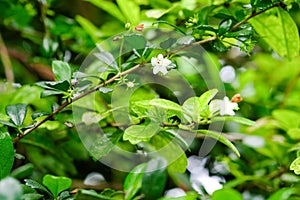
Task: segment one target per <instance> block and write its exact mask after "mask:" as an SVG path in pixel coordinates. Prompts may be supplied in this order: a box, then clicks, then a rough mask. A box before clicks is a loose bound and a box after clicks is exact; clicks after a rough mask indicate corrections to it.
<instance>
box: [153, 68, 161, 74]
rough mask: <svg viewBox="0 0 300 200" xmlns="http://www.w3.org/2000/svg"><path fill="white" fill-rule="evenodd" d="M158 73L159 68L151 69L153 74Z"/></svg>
mask: <svg viewBox="0 0 300 200" xmlns="http://www.w3.org/2000/svg"><path fill="white" fill-rule="evenodd" d="M159 71H160V68H159V66H154V68H153V74H157V73H158V72H159Z"/></svg>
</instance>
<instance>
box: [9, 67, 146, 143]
mask: <svg viewBox="0 0 300 200" xmlns="http://www.w3.org/2000/svg"><path fill="white" fill-rule="evenodd" d="M141 66H142V65H141V64H138V65H135V66H134V67H132V68H130V69H128V70H126V71H124V72H121V73H118V74H116V75H115V76H114V77H112V78H110V79H109V80H107V81H105V82H104V83H101V84H99V85H97V86H95V87H94V88H92V89H90V90H88V91H86V92H85V93H82V94H81V95H78V96H76V97H74V98H73V99H72V100H71V101H66V102H64V103H63V104H62V105H61V106H59V107H58V108H57V109H55V110H54V111H53V112H52V113H51V114H50V115H48V116H47V117H45V118H44V119H42V120H41V121H39V122H37V123H36V124H35V125H34V126H33V127H31V128H29V129H26V130H25V131H24V132H23V133H19V134H18V135H17V137H16V138H14V140H13V143H14V144H16V143H17V142H19V141H20V140H21V139H22V138H23V137H25V136H26V135H28V134H29V133H31V132H32V131H34V130H35V129H37V128H38V127H39V126H41V125H42V124H44V123H45V122H46V121H48V120H50V119H52V118H53V116H54V115H56V114H58V113H59V112H60V111H62V110H63V109H64V108H66V107H67V106H68V105H70V104H72V103H73V102H75V101H77V100H79V99H81V98H83V97H85V96H87V95H89V94H91V93H93V92H95V91H97V90H98V89H99V88H101V87H103V86H104V85H107V84H109V83H112V82H113V81H115V80H116V79H118V78H120V77H121V76H124V75H126V74H129V73H131V72H132V71H134V70H136V69H137V68H139V67H141Z"/></svg>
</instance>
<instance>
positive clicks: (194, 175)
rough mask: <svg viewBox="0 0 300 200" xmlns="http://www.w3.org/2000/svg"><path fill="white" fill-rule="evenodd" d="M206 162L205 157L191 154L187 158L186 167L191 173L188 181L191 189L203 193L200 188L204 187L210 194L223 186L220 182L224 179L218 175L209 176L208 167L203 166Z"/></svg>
mask: <svg viewBox="0 0 300 200" xmlns="http://www.w3.org/2000/svg"><path fill="white" fill-rule="evenodd" d="M206 162H207V158H202V159H201V158H200V157H197V156H191V157H189V158H188V166H187V169H188V170H189V172H190V173H191V175H190V182H191V185H192V187H193V189H194V190H195V191H197V192H198V193H199V194H203V191H202V188H204V189H205V191H206V192H207V193H208V194H210V195H211V194H212V193H214V191H216V190H219V189H221V188H222V187H223V186H222V184H221V183H223V182H225V180H224V178H222V177H219V176H210V175H209V172H208V169H206V168H205V166H204V165H205V163H206Z"/></svg>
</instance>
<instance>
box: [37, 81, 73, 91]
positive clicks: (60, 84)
mask: <svg viewBox="0 0 300 200" xmlns="http://www.w3.org/2000/svg"><path fill="white" fill-rule="evenodd" d="M35 85H37V86H40V87H42V88H44V89H47V90H54V91H58V92H61V91H65V92H66V91H68V89H69V88H70V82H69V81H67V80H65V81H57V82H52V81H41V82H36V83H35Z"/></svg>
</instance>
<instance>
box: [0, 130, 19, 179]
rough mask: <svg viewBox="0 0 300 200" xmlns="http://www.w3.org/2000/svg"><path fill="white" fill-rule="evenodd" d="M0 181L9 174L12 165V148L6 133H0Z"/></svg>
mask: <svg viewBox="0 0 300 200" xmlns="http://www.w3.org/2000/svg"><path fill="white" fill-rule="evenodd" d="M0 145H1V152H0V180H1V179H3V178H5V177H6V176H8V175H9V174H10V171H11V169H12V166H13V163H14V155H15V152H14V147H13V143H12V140H11V137H10V135H9V134H8V133H7V132H0Z"/></svg>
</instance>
